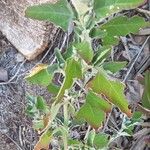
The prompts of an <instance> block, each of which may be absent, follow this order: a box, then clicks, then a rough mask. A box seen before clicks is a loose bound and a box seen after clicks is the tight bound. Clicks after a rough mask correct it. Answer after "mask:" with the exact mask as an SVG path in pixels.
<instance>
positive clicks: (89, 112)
mask: <svg viewBox="0 0 150 150" xmlns="http://www.w3.org/2000/svg"><path fill="white" fill-rule="evenodd" d="M76 117H77V119H78V120H83V119H84V120H85V121H87V122H88V123H89V124H90V125H91V126H92V127H93V128H95V129H98V128H99V127H100V126H101V125H102V122H103V121H104V119H105V113H104V112H103V111H101V110H99V109H95V108H93V107H92V106H91V105H90V104H89V103H86V104H84V105H83V106H82V107H81V108H80V110H79V112H78V113H77V116H76Z"/></svg>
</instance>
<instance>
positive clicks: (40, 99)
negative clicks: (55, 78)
mask: <svg viewBox="0 0 150 150" xmlns="http://www.w3.org/2000/svg"><path fill="white" fill-rule="evenodd" d="M36 108H37V109H39V110H42V111H43V112H45V113H48V112H49V110H48V106H47V104H46V102H45V100H44V99H43V97H41V96H38V97H37V100H36Z"/></svg>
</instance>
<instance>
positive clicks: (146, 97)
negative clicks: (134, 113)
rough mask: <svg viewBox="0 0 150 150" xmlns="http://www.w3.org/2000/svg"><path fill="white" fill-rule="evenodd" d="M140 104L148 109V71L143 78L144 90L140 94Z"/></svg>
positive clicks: (149, 88) (149, 98) (149, 75)
mask: <svg viewBox="0 0 150 150" xmlns="http://www.w3.org/2000/svg"><path fill="white" fill-rule="evenodd" d="M142 105H143V106H144V107H145V108H148V109H150V72H149V71H147V72H146V74H145V78H144V92H143V96H142Z"/></svg>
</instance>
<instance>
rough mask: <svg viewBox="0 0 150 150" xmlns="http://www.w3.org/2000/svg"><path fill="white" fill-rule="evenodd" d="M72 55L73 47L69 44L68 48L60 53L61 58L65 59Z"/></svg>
mask: <svg viewBox="0 0 150 150" xmlns="http://www.w3.org/2000/svg"><path fill="white" fill-rule="evenodd" d="M72 55H73V47H72V45H70V46H69V47H68V49H67V50H66V51H65V52H64V53H63V54H62V56H63V58H64V59H65V60H66V59H68V58H70V57H71V56H72Z"/></svg>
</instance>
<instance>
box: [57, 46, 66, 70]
mask: <svg viewBox="0 0 150 150" xmlns="http://www.w3.org/2000/svg"><path fill="white" fill-rule="evenodd" d="M55 55H56V57H57V60H58V64H59V66H60V67H61V68H63V67H64V65H65V60H64V58H63V56H62V54H61V52H60V50H59V49H58V48H55Z"/></svg>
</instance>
